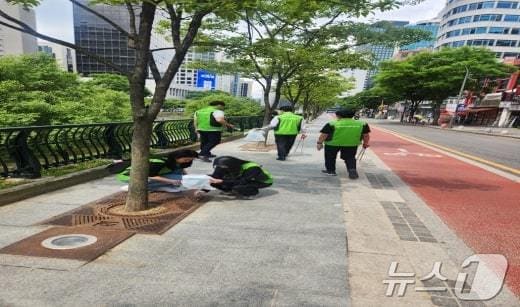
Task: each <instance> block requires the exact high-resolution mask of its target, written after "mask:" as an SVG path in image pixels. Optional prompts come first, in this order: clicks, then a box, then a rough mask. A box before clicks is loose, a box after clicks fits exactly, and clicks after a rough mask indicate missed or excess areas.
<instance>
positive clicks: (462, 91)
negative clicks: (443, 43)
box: [449, 66, 469, 128]
mask: <svg viewBox="0 0 520 307" xmlns="http://www.w3.org/2000/svg"><path fill="white" fill-rule="evenodd" d="M464 68H465V69H466V76H464V81H463V82H462V86H461V87H460V91H459V96H458V100H457V106H456V107H455V112H454V113H453V116H452V117H451V118H450V124H449V128H453V122H454V121H455V116H457V109H458V107H459V101H460V100H461V99H462V95H463V94H464V88H465V87H466V82H467V81H468V78H469V69H468V67H467V66H464Z"/></svg>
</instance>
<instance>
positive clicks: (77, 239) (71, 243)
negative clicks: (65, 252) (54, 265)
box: [42, 234, 97, 249]
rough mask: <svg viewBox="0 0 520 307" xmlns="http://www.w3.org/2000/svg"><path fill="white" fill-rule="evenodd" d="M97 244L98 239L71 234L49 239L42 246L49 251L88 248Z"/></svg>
mask: <svg viewBox="0 0 520 307" xmlns="http://www.w3.org/2000/svg"><path fill="white" fill-rule="evenodd" d="M96 242H97V238H96V237H95V236H91V235H84V234H69V235H61V236H54V237H50V238H47V239H45V240H43V241H42V246H43V247H45V248H49V249H74V248H80V247H84V246H88V245H91V244H94V243H96Z"/></svg>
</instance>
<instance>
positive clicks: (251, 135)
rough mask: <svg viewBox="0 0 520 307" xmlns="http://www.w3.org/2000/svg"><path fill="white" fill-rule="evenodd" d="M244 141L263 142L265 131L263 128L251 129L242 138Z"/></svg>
mask: <svg viewBox="0 0 520 307" xmlns="http://www.w3.org/2000/svg"><path fill="white" fill-rule="evenodd" d="M244 140H245V141H246V142H263V141H265V131H264V130H259V129H258V130H251V131H249V132H248V133H247V135H246V138H245V139H244Z"/></svg>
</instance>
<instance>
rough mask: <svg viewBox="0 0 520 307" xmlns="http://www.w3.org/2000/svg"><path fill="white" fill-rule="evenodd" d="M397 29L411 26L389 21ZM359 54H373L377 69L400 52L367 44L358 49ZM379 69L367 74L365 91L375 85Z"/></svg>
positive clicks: (382, 46) (383, 46)
mask: <svg viewBox="0 0 520 307" xmlns="http://www.w3.org/2000/svg"><path fill="white" fill-rule="evenodd" d="M388 22H390V23H391V24H392V25H393V26H395V27H404V26H406V25H408V24H409V22H408V21H397V20H391V21H388ZM357 51H358V52H365V53H371V54H372V55H373V61H372V64H373V65H374V67H377V66H378V65H379V64H380V63H381V62H383V61H385V60H388V59H391V58H392V57H393V56H394V54H395V53H396V52H397V51H398V48H397V47H389V46H385V45H373V44H367V45H363V46H360V47H358V48H357ZM377 72H378V69H377V68H375V69H371V70H368V71H367V72H366V76H365V79H364V80H363V89H364V90H366V89H369V88H371V87H372V86H373V85H374V77H375V75H376V74H377ZM354 74H355V75H360V74H362V73H358V72H355V73H354Z"/></svg>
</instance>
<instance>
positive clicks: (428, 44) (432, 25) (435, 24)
mask: <svg viewBox="0 0 520 307" xmlns="http://www.w3.org/2000/svg"><path fill="white" fill-rule="evenodd" d="M439 25H440V20H437V19H434V20H426V21H419V22H417V23H415V24H412V25H406V26H405V28H408V29H419V30H423V31H428V32H430V33H431V34H432V38H431V39H430V40H423V41H419V42H416V43H413V44H409V45H405V46H402V47H401V48H400V50H401V51H416V50H428V49H430V50H431V49H433V47H434V46H435V41H436V39H437V33H438V32H439Z"/></svg>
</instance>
